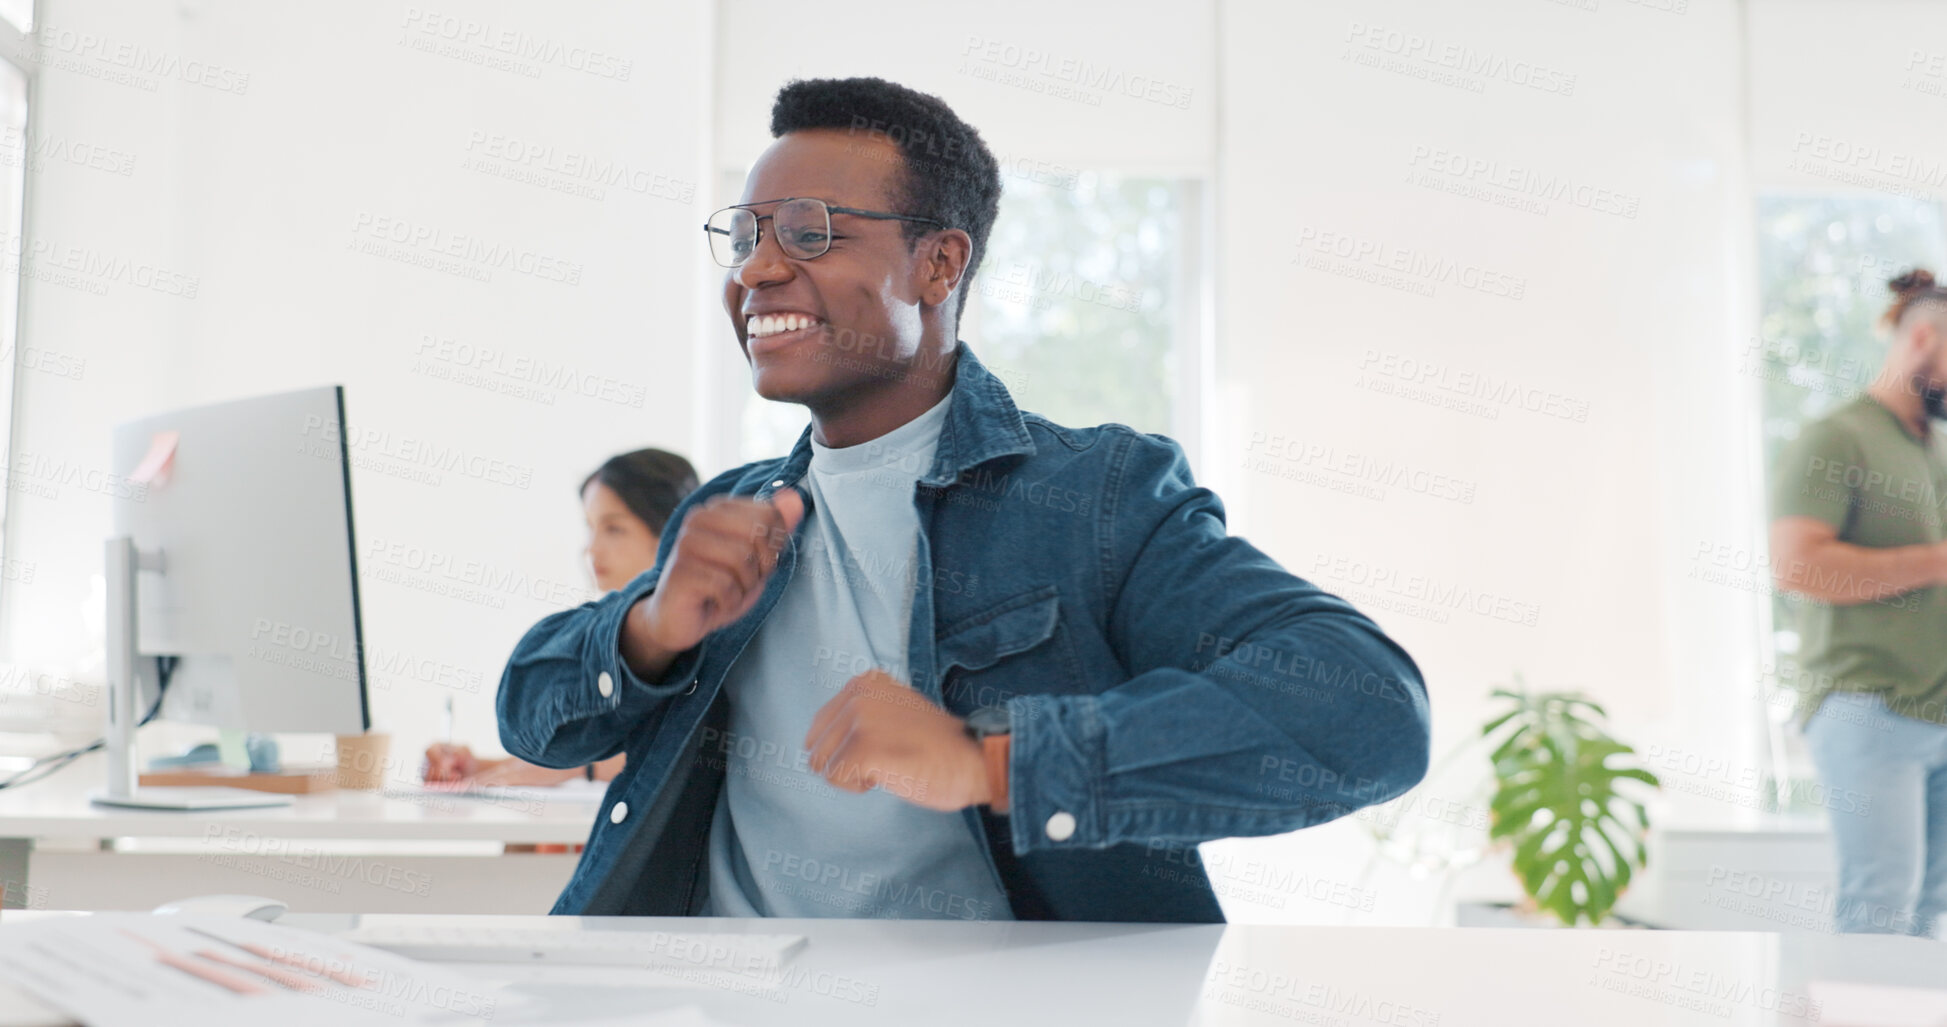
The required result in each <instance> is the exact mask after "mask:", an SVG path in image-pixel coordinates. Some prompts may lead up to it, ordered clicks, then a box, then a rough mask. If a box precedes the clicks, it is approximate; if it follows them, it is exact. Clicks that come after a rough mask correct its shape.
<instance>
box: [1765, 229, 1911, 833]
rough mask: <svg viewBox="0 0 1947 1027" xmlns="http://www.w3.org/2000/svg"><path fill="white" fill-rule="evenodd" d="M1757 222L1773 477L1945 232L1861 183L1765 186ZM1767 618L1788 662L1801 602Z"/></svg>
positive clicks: (1773, 726) (1805, 768)
mask: <svg viewBox="0 0 1947 1027" xmlns="http://www.w3.org/2000/svg"><path fill="white" fill-rule="evenodd" d="M1757 229H1758V247H1757V256H1758V295H1759V302H1760V304H1761V306H1760V318H1759V337H1758V339H1756V340H1754V341H1753V342H1752V343H1751V344H1750V345H1749V346H1747V347H1746V349H1745V357H1744V370H1745V371H1746V372H1747V373H1750V374H1753V375H1755V376H1757V378H1758V379H1759V388H1760V392H1761V395H1762V400H1761V403H1760V405H1761V416H1762V418H1763V446H1764V470H1765V480H1766V481H1767V482H1768V481H1769V480H1770V478H1771V474H1772V472H1773V470H1774V469H1775V468H1776V467H1777V461H1778V456H1779V453H1780V451H1781V450H1783V448H1784V446H1785V444H1786V443H1788V442H1790V441H1791V440H1792V439H1795V438H1797V437H1798V432H1799V429H1800V428H1801V427H1803V426H1804V425H1805V424H1807V423H1809V422H1811V421H1814V420H1817V419H1818V418H1819V417H1822V416H1824V415H1825V414H1826V413H1827V412H1828V411H1830V410H1832V409H1833V408H1835V407H1837V406H1838V405H1840V404H1842V403H1844V402H1846V401H1848V400H1850V399H1852V398H1853V397H1855V396H1857V395H1859V393H1860V392H1862V391H1864V390H1865V388H1866V387H1867V386H1868V385H1869V384H1871V382H1872V380H1873V378H1874V376H1875V375H1877V374H1878V373H1879V369H1880V363H1881V361H1882V360H1883V359H1884V357H1885V354H1886V339H1885V338H1884V335H1883V333H1881V332H1880V331H1879V330H1878V323H1879V318H1880V315H1881V314H1882V313H1883V312H1884V311H1885V310H1886V306H1887V304H1888V302H1889V301H1891V299H1892V293H1891V292H1889V291H1888V290H1887V288H1886V281H1887V279H1889V278H1892V277H1893V276H1894V275H1897V274H1899V273H1900V272H1902V271H1905V270H1907V269H1909V268H1912V267H1915V266H1919V267H1925V268H1929V269H1931V270H1933V271H1934V272H1936V273H1941V272H1943V271H1947V267H1944V266H1943V265H1947V236H1943V233H1942V218H1941V209H1940V207H1939V206H1938V205H1937V204H1934V203H1930V202H1926V201H1921V200H1915V199H1909V198H1905V197H1898V196H1891V195H1885V194H1878V193H1865V192H1860V193H1776V194H1767V195H1763V196H1761V197H1760V198H1759V200H1758V218H1757ZM1760 537H1762V535H1760ZM1771 624H1772V629H1771V632H1770V638H1769V639H1768V646H1767V652H1766V656H1767V661H1766V662H1767V663H1768V664H1769V666H1770V667H1772V668H1776V669H1778V670H1780V671H1789V670H1790V668H1791V662H1790V661H1791V660H1792V658H1793V655H1794V654H1795V653H1796V652H1797V651H1798V630H1797V625H1798V616H1797V605H1796V604H1795V603H1793V602H1789V601H1787V600H1786V599H1784V598H1783V597H1782V596H1778V595H1776V594H1774V596H1773V598H1772V601H1771ZM1796 677H1797V675H1796V674H1790V675H1789V676H1788V677H1786V680H1795V679H1796ZM1774 683H1775V682H1774ZM1773 695H1774V701H1771V702H1768V703H1767V704H1766V710H1767V718H1768V720H1769V721H1770V736H1771V737H1770V743H1771V751H1772V753H1773V758H1774V761H1775V762H1776V764H1777V765H1778V766H1777V769H1776V774H1777V776H1779V777H1781V778H1783V779H1785V780H1787V781H1791V782H1794V783H1796V782H1799V781H1809V780H1810V779H1812V778H1813V777H1814V771H1813V769H1812V764H1811V761H1810V758H1809V757H1808V756H1807V755H1806V754H1805V753H1804V752H1803V751H1802V746H1801V745H1800V743H1799V740H1798V737H1797V734H1796V733H1795V732H1792V731H1787V730H1785V727H1786V725H1787V724H1788V723H1789V722H1790V720H1791V717H1792V706H1791V700H1792V699H1793V698H1794V696H1793V695H1792V694H1791V693H1790V692H1785V691H1781V690H1780V691H1774V693H1773ZM1789 794H1791V795H1794V796H1807V795H1810V794H1813V793H1812V792H1811V791H1809V790H1808V789H1805V788H1798V787H1794V788H1792V789H1791V790H1790V793H1789ZM1808 808H1809V807H1808Z"/></svg>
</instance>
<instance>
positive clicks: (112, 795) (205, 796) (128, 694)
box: [88, 535, 291, 811]
mask: <svg viewBox="0 0 1947 1027" xmlns="http://www.w3.org/2000/svg"><path fill="white" fill-rule="evenodd" d="M104 567H105V569H106V571H107V578H108V668H107V669H108V702H107V703H106V705H107V707H108V713H107V724H108V731H107V740H106V741H105V742H104V743H103V746H102V747H103V749H105V750H106V752H107V756H108V781H107V787H106V788H104V789H102V790H101V791H99V792H96V793H94V794H92V795H90V796H89V797H88V799H89V801H90V802H93V803H94V804H95V805H97V806H115V807H118V808H121V809H151V810H177V811H195V810H210V809H252V808H258V807H264V806H289V805H290V804H291V797H290V796H288V795H280V794H277V793H275V792H257V791H251V790H249V789H247V788H216V787H212V788H200V787H199V788H137V787H136V786H135V727H136V725H137V724H138V723H139V722H140V721H141V719H142V713H141V710H140V709H138V707H139V706H140V704H141V689H140V688H138V687H137V686H136V673H135V661H136V659H137V657H136V652H135V638H136V635H135V589H136V583H135V575H136V573H137V572H138V571H142V570H156V571H159V570H161V569H162V554H161V553H159V552H146V553H144V552H139V551H137V550H136V548H135V540H134V539H132V538H129V537H128V536H126V535H123V536H119V537H116V538H111V539H109V540H108V545H107V552H106V559H105V560H104Z"/></svg>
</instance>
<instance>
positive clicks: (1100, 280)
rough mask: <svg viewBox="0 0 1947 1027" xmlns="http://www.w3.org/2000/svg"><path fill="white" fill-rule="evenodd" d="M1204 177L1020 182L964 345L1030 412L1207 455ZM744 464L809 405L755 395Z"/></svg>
mask: <svg viewBox="0 0 1947 1027" xmlns="http://www.w3.org/2000/svg"><path fill="white" fill-rule="evenodd" d="M1199 186H1200V184H1199V183H1198V182H1197V181H1195V180H1189V179H1176V178H1154V177H1142V176H1134V175H1111V174H1097V173H1093V172H1081V173H1077V174H1074V175H1072V176H1069V177H1065V178H1055V179H1052V180H1041V181H1030V180H1023V179H1015V178H1010V179H1009V180H1007V182H1006V187H1005V190H1004V191H1003V193H1002V196H1001V210H1000V217H999V218H998V220H996V222H995V224H994V230H993V234H992V236H991V237H990V238H989V239H988V246H987V251H988V252H987V255H986V258H985V259H984V260H982V261H981V264H980V269H979V271H978V272H977V273H976V274H975V275H974V279H973V282H972V286H971V289H972V291H971V293H970V294H969V297H968V307H967V312H966V315H965V316H964V317H963V318H962V320H961V324H960V337H961V339H962V340H963V341H965V342H966V343H967V344H968V345H969V347H971V348H972V349H973V350H974V352H975V353H977V354H978V355H979V357H980V360H981V362H982V363H983V364H986V365H987V367H988V369H989V370H991V371H993V372H994V375H995V377H997V378H999V379H1000V380H1001V382H1002V383H1003V384H1005V385H1006V386H1007V388H1008V391H1009V392H1011V393H1013V395H1014V401H1015V403H1016V404H1018V405H1019V406H1020V407H1021V408H1022V409H1023V410H1030V411H1033V412H1035V413H1038V414H1043V415H1045V416H1047V417H1049V418H1051V419H1053V420H1055V421H1057V422H1060V423H1063V424H1071V425H1078V426H1081V425H1092V424H1099V423H1102V422H1106V421H1114V422H1119V423H1122V424H1127V425H1129V426H1130V427H1133V428H1136V429H1138V430H1141V431H1147V432H1161V433H1164V434H1169V435H1173V436H1175V437H1176V438H1177V439H1178V440H1179V441H1182V442H1183V443H1184V445H1185V448H1186V449H1188V450H1190V451H1191V452H1192V453H1194V452H1195V446H1194V441H1195V439H1196V432H1195V425H1196V416H1197V413H1198V410H1197V404H1196V387H1197V383H1198V376H1197V373H1196V368H1197V366H1198V360H1197V356H1198V352H1199V349H1198V345H1197V341H1198V329H1197V325H1198V324H1199V323H1200V320H1199V318H1200V306H1199V304H1200V286H1199V283H1200V281H1201V278H1200V277H1199V276H1200V274H1201V269H1200V268H1199V267H1198V266H1197V249H1196V247H1195V245H1194V242H1195V240H1196V239H1197V238H1198V231H1199V226H1200V224H1201V221H1200V217H1201V206H1200V203H1199V197H1200V188H1199ZM746 396H747V397H748V398H747V401H746V405H745V407H744V409H743V416H742V421H741V425H740V427H741V431H740V432H739V449H740V459H744V460H756V459H761V458H764V457H771V456H779V455H782V454H783V453H785V452H787V451H789V449H790V447H791V445H792V444H793V443H795V442H796V441H797V439H798V435H799V434H800V433H801V432H802V431H803V430H804V425H805V413H804V409H803V408H802V407H798V406H792V405H789V404H783V403H771V402H769V401H766V400H764V399H763V398H761V397H759V396H757V395H756V394H755V393H752V392H749V391H748V385H746Z"/></svg>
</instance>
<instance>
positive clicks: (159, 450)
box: [128, 429, 182, 485]
mask: <svg viewBox="0 0 1947 1027" xmlns="http://www.w3.org/2000/svg"><path fill="white" fill-rule="evenodd" d="M181 437H182V433H181V432H178V431H175V430H174V429H171V430H169V431H159V432H156V433H155V434H154V435H153V436H151V437H150V438H149V452H148V454H147V455H145V456H144V457H142V462H141V463H139V464H136V465H135V470H133V471H130V472H129V475H128V480H130V481H132V482H135V483H136V484H138V485H161V484H162V483H164V482H166V481H168V480H169V467H170V465H172V464H173V463H175V460H176V440H177V439H180V438H181Z"/></svg>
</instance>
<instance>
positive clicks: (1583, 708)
mask: <svg viewBox="0 0 1947 1027" xmlns="http://www.w3.org/2000/svg"><path fill="white" fill-rule="evenodd" d="M1519 683H1520V679H1519V678H1518V677H1517V678H1516V684H1517V685H1519ZM1494 696H1495V697H1496V698H1502V699H1507V700H1510V701H1511V702H1512V703H1513V704H1514V708H1513V709H1511V710H1509V711H1508V712H1506V713H1504V714H1502V715H1500V716H1498V717H1496V718H1494V719H1493V720H1491V721H1489V722H1488V723H1487V724H1486V725H1485V726H1483V727H1482V728H1481V734H1482V735H1483V736H1491V735H1494V734H1495V733H1496V732H1497V731H1499V732H1505V733H1506V736H1505V737H1504V738H1502V739H1501V740H1500V744H1499V745H1498V746H1497V747H1496V748H1495V750H1494V753H1493V755H1492V757H1491V759H1492V760H1493V762H1494V776H1495V778H1496V779H1497V782H1498V783H1497V786H1496V788H1495V790H1494V798H1493V799H1492V800H1491V801H1490V802H1489V804H1488V808H1489V810H1490V811H1491V812H1492V813H1493V827H1492V828H1491V829H1490V831H1489V837H1490V838H1493V839H1496V840H1500V839H1506V840H1507V841H1509V842H1511V843H1512V844H1513V846H1514V872H1515V875H1516V876H1517V877H1519V878H1520V879H1521V886H1522V888H1523V890H1525V891H1526V892H1527V893H1528V896H1529V897H1530V898H1532V899H1533V900H1534V902H1535V905H1536V906H1538V907H1539V908H1541V909H1545V910H1547V911H1548V912H1550V913H1552V914H1554V915H1555V917H1556V918H1557V919H1559V920H1561V921H1562V922H1563V923H1564V924H1568V925H1569V926H1571V927H1572V926H1575V925H1576V924H1579V923H1581V922H1582V921H1584V920H1586V921H1587V922H1589V923H1591V924H1598V923H1601V922H1602V921H1603V920H1604V919H1606V918H1607V917H1608V916H1609V911H1610V909H1612V908H1613V907H1614V906H1615V904H1616V900H1617V899H1618V898H1620V897H1621V896H1622V893H1623V891H1624V889H1626V888H1628V887H1629V882H1630V878H1631V877H1632V875H1633V874H1634V872H1635V870H1638V869H1641V868H1642V867H1643V866H1644V865H1646V863H1647V862H1648V857H1649V853H1648V850H1647V848H1646V846H1645V845H1644V840H1645V838H1646V837H1647V836H1648V834H1649V825H1650V820H1649V813H1648V811H1647V810H1646V809H1645V808H1644V806H1643V803H1641V802H1639V801H1637V800H1636V799H1633V798H1631V797H1630V796H1629V795H1626V794H1624V793H1623V792H1620V791H1618V790H1617V786H1618V785H1619V784H1621V783H1622V782H1624V781H1637V782H1641V783H1643V784H1646V785H1649V786H1650V787H1652V788H1655V787H1658V785H1659V782H1658V781H1657V779H1656V775H1655V774H1652V773H1650V772H1649V771H1647V770H1644V769H1642V768H1640V767H1635V766H1629V765H1628V764H1629V763H1630V762H1633V761H1631V760H1629V759H1628V756H1629V754H1631V753H1633V752H1635V751H1636V750H1634V749H1632V748H1631V747H1629V746H1627V745H1624V744H1623V743H1621V742H1618V741H1616V740H1615V739H1614V738H1611V737H1609V734H1608V733H1607V732H1606V731H1604V730H1603V729H1602V727H1601V724H1600V721H1602V720H1605V719H1607V717H1608V713H1606V712H1605V711H1604V710H1603V709H1602V707H1601V706H1598V705H1596V704H1595V703H1594V702H1591V701H1590V700H1588V699H1585V698H1582V697H1581V696H1579V695H1577V694H1575V693H1572V692H1543V693H1540V694H1535V695H1531V694H1529V693H1528V692H1527V690H1526V689H1522V690H1521V691H1508V690H1507V689H1496V690H1495V691H1494ZM1591 715H1593V719H1591ZM1629 787H1631V788H1634V786H1633V785H1632V786H1629Z"/></svg>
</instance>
